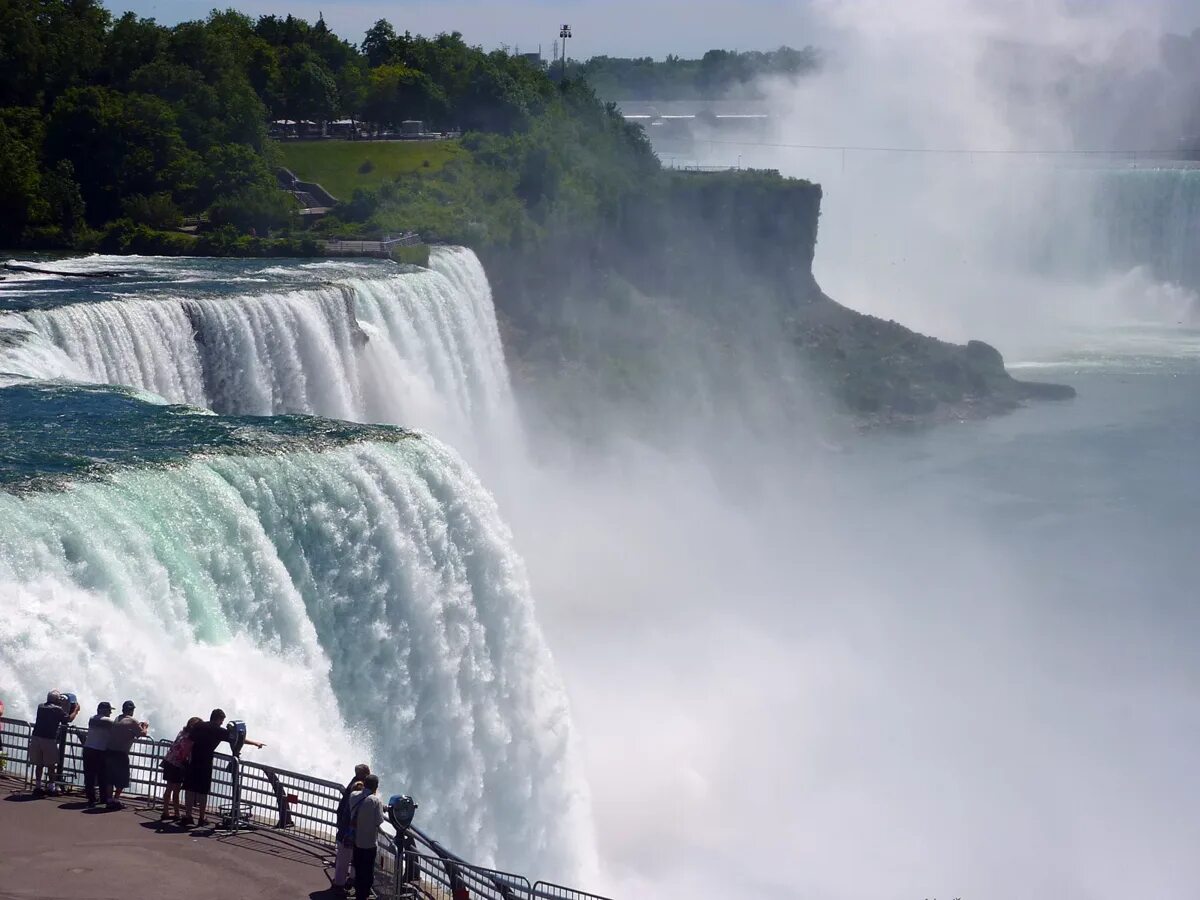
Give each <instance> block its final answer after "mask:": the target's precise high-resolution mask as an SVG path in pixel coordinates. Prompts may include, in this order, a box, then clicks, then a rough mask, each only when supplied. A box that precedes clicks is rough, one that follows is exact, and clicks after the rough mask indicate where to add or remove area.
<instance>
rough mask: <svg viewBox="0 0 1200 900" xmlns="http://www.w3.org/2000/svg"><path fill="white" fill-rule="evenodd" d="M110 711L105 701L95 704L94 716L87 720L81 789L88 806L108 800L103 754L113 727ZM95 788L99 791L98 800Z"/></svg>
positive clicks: (109, 705) (110, 705) (108, 704)
mask: <svg viewBox="0 0 1200 900" xmlns="http://www.w3.org/2000/svg"><path fill="white" fill-rule="evenodd" d="M112 711H113V708H112V704H111V703H109V702H108V701H107V700H105V701H104V702H103V703H99V704H97V706H96V714H95V715H94V716H92V717H91V718H90V719H88V730H87V738H86V739H85V740H84V742H83V789H84V792H85V793H86V794H87V804H88V806H95V805H96V804H97V803H100V802H103V803H107V802H108V801H109V799H110V794H109V790H108V779H106V778H105V776H104V754H105V751H106V750H108V735H109V732H111V731H112V727H113V719H112ZM97 788H99V791H100V795H99V797H98V798H97V796H96V790H97Z"/></svg>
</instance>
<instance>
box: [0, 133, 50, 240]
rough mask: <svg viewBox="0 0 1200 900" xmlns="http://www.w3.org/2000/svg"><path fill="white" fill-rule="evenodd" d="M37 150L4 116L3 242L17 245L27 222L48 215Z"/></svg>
mask: <svg viewBox="0 0 1200 900" xmlns="http://www.w3.org/2000/svg"><path fill="white" fill-rule="evenodd" d="M41 191H42V177H41V173H40V172H39V171H38V158H37V153H36V151H35V150H34V149H33V147H31V146H30V145H29V144H28V143H26V142H25V141H24V140H22V139H21V135H20V134H19V133H17V132H14V131H12V130H11V129H9V127H8V126H7V125H6V124H5V123H4V121H3V120H0V210H3V211H4V214H3V215H0V242H4V243H5V244H6V245H7V246H10V247H11V246H13V245H14V244H15V243H16V240H17V239H18V238H19V237H20V236H21V232H22V231H24V230H25V226H26V225H28V224H29V223H30V222H31V221H35V220H37V219H40V218H42V217H43V216H44V213H45V210H44V205H43V204H42V202H41V200H42V194H41Z"/></svg>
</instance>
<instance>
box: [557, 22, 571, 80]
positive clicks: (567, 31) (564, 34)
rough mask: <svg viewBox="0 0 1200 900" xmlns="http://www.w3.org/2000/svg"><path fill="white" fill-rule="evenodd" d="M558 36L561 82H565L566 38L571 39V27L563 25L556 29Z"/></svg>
mask: <svg viewBox="0 0 1200 900" xmlns="http://www.w3.org/2000/svg"><path fill="white" fill-rule="evenodd" d="M558 36H559V37H560V38H562V80H563V81H566V80H567V38H569V37H571V36H572V35H571V26H570V25H564V26H563V27H562V28H560V29H558Z"/></svg>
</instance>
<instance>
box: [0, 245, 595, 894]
mask: <svg viewBox="0 0 1200 900" xmlns="http://www.w3.org/2000/svg"><path fill="white" fill-rule="evenodd" d="M70 266H76V267H77V268H79V269H84V268H86V269H97V268H112V269H119V270H120V271H121V272H122V273H123V276H122V277H121V278H119V279H114V280H113V282H115V283H102V282H100V281H99V280H92V279H84V280H83V281H78V280H76V279H64V278H58V277H56V276H51V275H46V276H41V275H34V276H30V277H22V278H19V279H14V280H10V281H8V282H3V283H0V284H2V287H0V310H5V311H4V312H0V439H2V443H3V446H4V450H3V451H0V596H2V597H5V598H6V603H5V607H6V613H5V622H6V627H5V628H4V629H3V631H0V684H4V685H5V697H4V699H5V701H6V704H7V706H8V710H9V714H10V715H24V716H29V715H31V714H32V711H33V708H34V706H36V703H37V701H38V698H39V697H40V696H41V695H42V694H44V693H45V691H46V690H48V689H49V688H50V687H58V688H61V689H63V690H72V691H75V692H76V693H78V694H79V695H80V696H81V698H85V702H86V703H94V702H95V701H96V699H97V698H101V699H103V698H107V699H110V700H113V701H114V702H116V701H118V700H123V699H125V698H126V697H132V698H134V699H135V700H136V702H137V703H138V708H139V711H141V712H144V713H145V714H146V716H147V717H148V718H149V719H150V720H151V723H152V733H153V734H154V735H156V736H160V737H161V736H172V735H173V734H174V732H175V730H177V729H178V727H179V726H180V725H181V724H182V723H183V722H184V721H186V719H187V718H188V717H189V716H192V715H197V714H204V713H206V711H207V710H208V709H210V708H212V707H214V706H222V707H224V708H226V709H227V710H229V711H230V713H231V714H232V715H234V716H236V717H238V718H242V719H245V720H246V721H247V723H248V724H249V727H250V730H251V732H252V734H253V735H254V736H255V737H256V738H257V739H259V740H263V741H265V742H267V744H268V748H267V749H266V750H265V751H263V752H262V753H261V754H260V755H258V756H256V758H259V759H262V760H264V761H268V762H273V763H277V764H280V765H284V766H287V767H289V768H293V769H297V770H301V771H306V772H312V773H313V774H317V775H321V776H324V777H330V778H335V779H336V778H340V777H342V776H343V775H344V773H345V772H346V771H348V769H349V768H350V767H352V766H353V764H354V763H356V762H358V761H361V760H369V761H370V762H371V764H372V766H373V768H375V770H376V771H378V772H379V773H380V775H381V778H382V780H383V783H384V784H385V786H388V787H390V788H392V789H394V790H396V791H402V792H405V793H411V794H413V795H414V796H415V797H417V799H418V801H419V802H420V804H421V813H420V815H421V821H422V824H423V826H424V827H425V828H426V830H427V832H428V833H430V834H432V835H433V836H435V837H436V838H437V839H438V840H440V841H442V842H443V843H444V844H445V845H446V846H448V847H451V848H453V849H455V850H457V851H458V852H460V853H464V854H466V855H468V856H470V857H471V858H472V859H473V860H475V861H477V862H480V863H483V864H494V865H503V866H504V867H505V868H508V869H516V870H518V871H528V872H530V873H531V874H533V873H536V874H537V876H539V877H548V878H556V879H560V880H575V879H586V878H590V877H592V875H593V874H594V872H595V848H594V838H593V836H592V834H591V818H590V805H589V797H588V790H587V786H586V782H585V781H584V779H583V776H582V773H581V771H580V769H579V766H578V764H577V762H576V751H575V746H574V745H575V742H576V737H575V734H574V730H573V727H572V723H571V718H570V714H569V710H568V705H567V700H566V693H565V691H564V688H563V684H562V680H561V677H560V675H559V673H558V671H557V668H556V666H555V663H554V661H553V659H552V657H551V654H550V651H549V649H548V647H547V643H546V641H545V639H544V637H543V635H542V632H541V629H540V627H539V624H538V621H537V618H536V614H535V606H534V601H533V597H532V592H531V590H530V586H529V580H528V577H527V574H526V571H525V566H524V563H523V561H522V559H521V557H520V556H519V554H518V553H517V552H516V550H515V549H514V546H513V538H512V534H511V532H510V530H509V528H508V526H507V525H506V524H505V523H504V522H503V520H502V518H501V516H500V513H499V511H498V509H497V506H496V503H495V501H494V499H493V498H492V496H491V494H490V493H489V492H488V491H487V490H486V489H485V488H484V487H483V485H482V484H481V482H480V481H479V479H478V478H477V477H476V476H475V475H474V474H473V472H472V471H471V469H470V468H469V467H468V466H467V464H466V463H465V462H464V461H463V459H462V458H461V457H460V455H459V454H458V453H457V452H456V451H454V450H451V449H450V448H449V447H448V446H447V445H446V444H444V443H442V442H441V441H440V440H439V439H438V438H437V437H435V436H434V434H435V433H436V434H437V435H438V436H439V437H449V438H452V439H455V440H462V441H463V442H464V443H466V444H467V445H468V446H470V445H471V440H472V439H473V438H474V437H479V436H486V435H491V436H495V435H496V434H499V433H507V434H513V433H515V432H516V431H517V425H516V419H515V412H514V408H513V404H512V395H511V389H510V387H509V383H508V374H507V369H506V367H505V363H504V357H503V351H502V349H501V346H500V341H499V333H498V328H497V325H496V319H495V313H494V309H493V307H492V301H491V294H490V288H489V287H488V284H487V279H486V276H485V275H484V274H483V271H482V267H481V266H480V265H479V262H478V260H477V259H476V258H475V257H474V254H472V253H470V252H469V251H466V250H462V249H459V248H437V249H435V250H434V252H433V260H432V268H431V269H428V270H416V269H411V268H403V269H401V268H400V267H396V266H393V265H390V264H389V265H384V264H376V263H366V264H332V265H331V264H322V263H316V264H300V265H295V264H289V265H282V266H264V265H263V264H262V263H251V264H246V263H238V264H231V263H222V262H218V261H207V260H205V261H201V260H182V261H178V260H158V259H150V258H133V259H119V258H105V257H90V258H87V259H82V260H67V261H58V262H56V263H55V265H54V266H52V267H49V268H54V269H55V270H56V271H61V270H62V269H63V268H64V267H70ZM173 404H175V405H173ZM178 404H182V405H178ZM301 413H322V414H326V415H330V416H336V417H338V418H339V419H347V420H360V421H385V422H397V423H400V422H402V423H404V424H405V425H407V426H420V428H421V431H420V432H419V433H418V432H414V431H401V430H399V429H396V428H389V427H374V426H356V425H352V424H347V423H345V422H338V421H332V420H325V419H313V418H310V417H308V416H306V415H297V414H301ZM64 419H65V420H66V421H69V422H70V425H69V427H67V428H60V427H57V425H56V423H57V422H60V421H63V420H64Z"/></svg>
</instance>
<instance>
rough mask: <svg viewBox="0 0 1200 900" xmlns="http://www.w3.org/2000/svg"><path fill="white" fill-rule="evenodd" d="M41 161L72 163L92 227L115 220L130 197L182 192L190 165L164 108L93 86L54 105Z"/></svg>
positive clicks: (138, 96)
mask: <svg viewBox="0 0 1200 900" xmlns="http://www.w3.org/2000/svg"><path fill="white" fill-rule="evenodd" d="M46 159H47V161H48V162H50V163H53V164H57V163H58V162H59V161H63V160H65V161H68V162H70V163H71V165H72V166H73V167H74V173H75V177H76V179H77V180H78V183H79V189H80V192H81V194H82V197H83V199H84V201H85V202H86V204H87V214H88V219H89V220H90V221H91V222H93V223H95V224H102V223H104V222H107V221H108V220H110V219H112V218H115V217H116V216H118V215H119V214H120V211H121V200H122V199H123V198H125V197H127V196H129V195H131V194H154V193H157V192H159V191H163V190H167V191H172V192H173V193H177V192H181V191H183V190H185V189H186V187H187V177H188V175H189V174H190V172H189V168H190V167H189V164H192V165H194V157H193V156H192V155H191V154H190V153H189V151H188V149H187V146H186V144H185V143H184V141H183V137H182V135H181V134H180V131H179V124H178V122H177V121H176V118H175V111H174V110H173V109H172V107H171V106H170V105H169V104H167V103H165V102H164V101H162V100H160V99H159V98H158V97H151V96H147V95H144V94H119V93H116V92H114V91H110V90H108V89H107V88H98V87H89V88H73V89H72V90H70V91H68V92H67V93H66V94H64V95H63V96H62V97H61V98H60V99H59V100H58V102H57V103H55V105H54V109H53V111H52V112H51V115H50V121H49V123H48V126H47V129H46Z"/></svg>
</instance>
